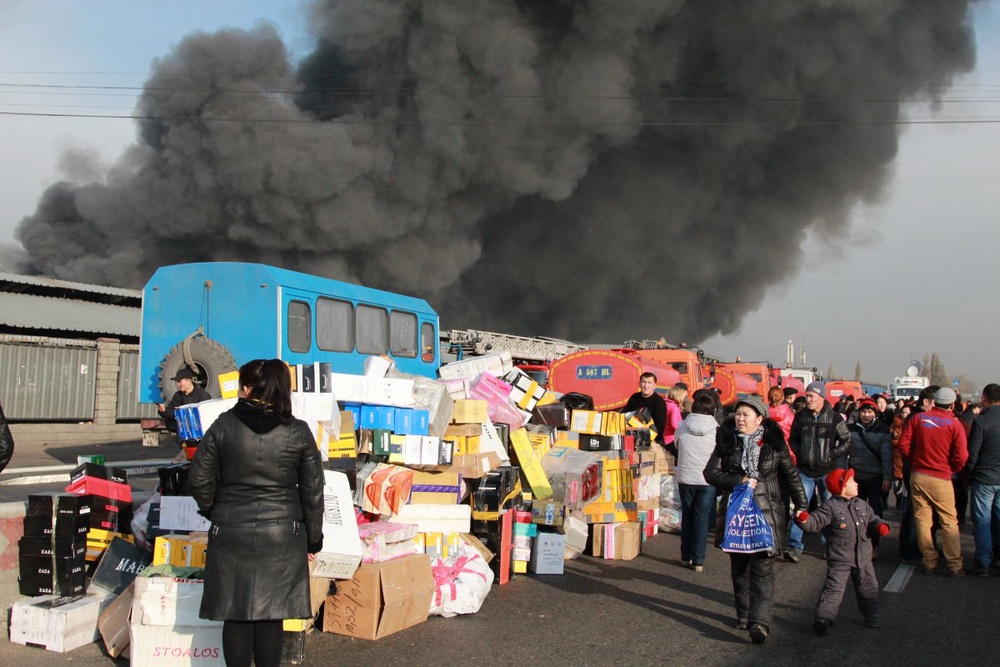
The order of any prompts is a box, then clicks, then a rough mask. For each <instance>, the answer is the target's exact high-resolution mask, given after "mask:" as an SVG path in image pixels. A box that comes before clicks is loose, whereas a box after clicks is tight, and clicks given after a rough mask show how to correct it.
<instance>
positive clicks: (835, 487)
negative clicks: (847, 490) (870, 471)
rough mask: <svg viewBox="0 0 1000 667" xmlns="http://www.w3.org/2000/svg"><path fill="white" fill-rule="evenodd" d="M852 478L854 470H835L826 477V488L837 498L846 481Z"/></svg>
mask: <svg viewBox="0 0 1000 667" xmlns="http://www.w3.org/2000/svg"><path fill="white" fill-rule="evenodd" d="M852 477H854V468H848V469H847V470H844V469H843V468H837V469H836V470H834V471H833V472H831V473H830V474H829V475H827V476H826V488H827V490H828V491H829V492H830V493H832V494H833V495H835V496H839V495H840V494H841V493H843V491H844V487H845V486H846V485H847V480H849V479H851V478H852Z"/></svg>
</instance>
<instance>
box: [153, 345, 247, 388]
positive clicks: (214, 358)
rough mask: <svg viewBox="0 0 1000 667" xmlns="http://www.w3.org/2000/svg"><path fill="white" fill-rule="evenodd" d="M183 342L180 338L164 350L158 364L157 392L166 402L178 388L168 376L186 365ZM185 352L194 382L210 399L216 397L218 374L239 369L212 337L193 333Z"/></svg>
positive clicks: (172, 375)
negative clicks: (158, 379) (158, 380)
mask: <svg viewBox="0 0 1000 667" xmlns="http://www.w3.org/2000/svg"><path fill="white" fill-rule="evenodd" d="M184 346H185V341H181V342H180V343H178V344H177V345H175V346H174V347H173V349H171V350H170V352H168V353H167V356H166V357H164V358H163V362H162V363H161V364H160V394H161V395H162V396H163V400H165V401H168V400H170V398H171V397H172V396H173V395H174V392H176V391H177V383H176V382H174V381H173V380H171V379H170V378H172V377H174V376H176V375H177V371H179V370H180V369H182V368H184V367H185V366H187V364H186V363H185V361H184ZM188 354H189V355H190V358H191V362H192V363H193V364H194V368H192V369H191V370H193V371H194V374H195V376H196V377H195V384H197V385H199V386H201V387H204V388H205V390H206V391H207V392H208V393H209V395H210V396H211V397H212V398H219V397H220V396H221V392H220V391H219V376H220V375H222V374H223V373H229V372H232V371H235V370H238V367H237V366H236V361H235V360H234V359H233V355H232V354H230V353H229V350H227V349H226V348H225V347H223V346H222V345H221V344H219V343H217V342H215V341H214V340H212V339H211V338H205V337H204V336H194V337H192V338H190V339H189V340H188Z"/></svg>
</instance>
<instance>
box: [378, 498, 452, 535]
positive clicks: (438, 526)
mask: <svg viewBox="0 0 1000 667" xmlns="http://www.w3.org/2000/svg"><path fill="white" fill-rule="evenodd" d="M393 521H399V522H400V523H412V524H415V525H416V526H417V531H418V532H421V533H468V532H469V530H470V529H471V525H472V507H471V506H470V505H440V504H410V505H403V506H402V507H400V508H399V512H398V513H397V514H396V515H394V516H393Z"/></svg>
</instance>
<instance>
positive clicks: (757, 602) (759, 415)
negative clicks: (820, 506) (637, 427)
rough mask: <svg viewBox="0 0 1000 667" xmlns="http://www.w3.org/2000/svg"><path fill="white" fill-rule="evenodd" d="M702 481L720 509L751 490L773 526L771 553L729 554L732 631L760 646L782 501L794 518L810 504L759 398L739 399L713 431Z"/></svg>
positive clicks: (784, 520) (781, 536) (781, 532)
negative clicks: (740, 491)
mask: <svg viewBox="0 0 1000 667" xmlns="http://www.w3.org/2000/svg"><path fill="white" fill-rule="evenodd" d="M705 479H706V481H708V483H709V484H711V485H712V486H714V487H716V488H717V489H720V490H722V491H723V496H722V506H723V507H725V506H726V505H727V504H728V502H729V494H730V493H731V492H732V490H733V489H735V488H736V487H737V486H739V485H740V484H744V483H748V484H750V486H751V487H752V488H753V489H754V493H753V497H754V500H755V501H756V503H757V505H758V507H760V510H761V512H762V513H763V514H764V517H765V518H766V519H767V522H768V523H769V524H770V526H771V531H772V533H773V535H774V544H775V548H774V549H773V550H771V551H768V552H758V553H752V554H737V553H731V554H729V557H730V565H731V574H732V579H733V593H734V595H735V599H736V627H737V628H739V629H744V628H745V629H747V630H748V631H749V633H750V638H751V639H752V640H753V642H754V643H755V644H761V643H763V642H764V640H766V639H767V635H768V632H769V631H770V627H771V617H772V616H773V613H774V556H775V555H777V553H778V549H780V547H781V545H783V544H784V543H785V534H786V530H787V525H788V516H787V515H788V511H787V503H786V501H784V500H782V497H783V495H784V497H791V499H792V501H793V502H794V503H795V507H796V512H799V511H803V510H805V509H806V506H807V504H808V500H807V499H806V493H805V490H804V489H803V488H802V480H801V479H800V478H799V473H798V471H797V470H796V468H795V464H793V463H792V458H791V456H790V455H789V453H788V447H787V446H786V445H785V437H784V435H783V434H782V432H781V427H779V426H778V424H777V423H776V422H774V421H773V420H771V419H769V418H768V409H767V406H766V405H765V404H764V400H763V399H762V398H761V397H759V396H756V395H752V396H747V397H745V398H742V399H740V400H739V401H738V402H737V403H736V411H735V413H734V414H733V417H732V418H730V419H729V420H727V421H726V422H725V423H724V424H722V425H721V426H720V427H719V430H718V431H716V436H715V451H714V452H713V453H712V457H711V458H710V459H709V460H708V465H707V466H706V467H705ZM782 490H784V491H785V494H782ZM719 514H720V522H721V524H722V525H720V526H719V528H718V530H716V533H715V534H716V541H717V544H716V546H718V544H719V543H721V539H722V537H723V536H724V535H725V512H720V513H719Z"/></svg>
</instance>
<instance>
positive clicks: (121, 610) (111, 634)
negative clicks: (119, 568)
mask: <svg viewBox="0 0 1000 667" xmlns="http://www.w3.org/2000/svg"><path fill="white" fill-rule="evenodd" d="M134 598H135V584H134V583H129V585H128V586H126V587H125V590H123V591H122V592H121V593H119V594H118V597H116V598H115V599H114V600H113V601H112V602H111V604H109V605H108V606H107V607H106V608H105V609H104V611H102V612H101V615H100V616H98V617H97V630H98V631H99V632H100V633H101V639H102V640H104V648H105V650H106V651H107V652H108V655H110V656H111V657H112V658H117V657H118V656H120V655H122V654H123V653H124V652H125V650H126V649H127V648H128V646H129V642H130V641H131V639H130V638H129V616H130V615H131V613H132V602H133V600H134Z"/></svg>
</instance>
